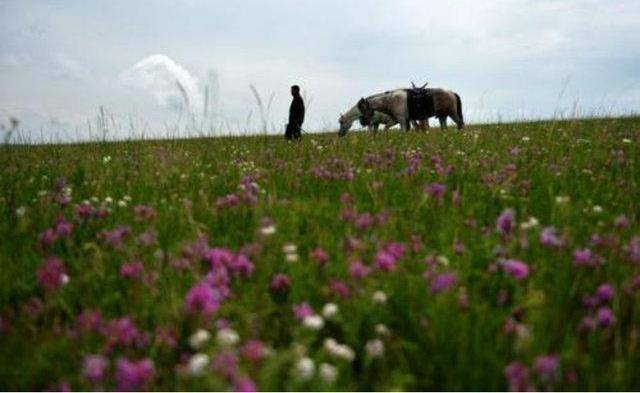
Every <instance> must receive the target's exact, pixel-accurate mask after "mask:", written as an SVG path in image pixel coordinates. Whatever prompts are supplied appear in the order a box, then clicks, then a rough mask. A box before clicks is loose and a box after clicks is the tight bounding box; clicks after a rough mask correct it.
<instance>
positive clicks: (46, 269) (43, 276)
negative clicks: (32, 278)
mask: <svg viewBox="0 0 640 393" xmlns="http://www.w3.org/2000/svg"><path fill="white" fill-rule="evenodd" d="M37 276H38V283H39V284H40V286H41V287H42V288H44V290H45V291H47V292H53V291H55V290H56V289H58V288H60V286H62V285H64V284H66V283H67V282H69V276H67V274H66V269H65V267H64V264H63V263H62V261H61V260H60V259H58V258H56V257H48V258H47V259H45V261H44V263H43V264H42V265H40V267H39V268H38V271H37Z"/></svg>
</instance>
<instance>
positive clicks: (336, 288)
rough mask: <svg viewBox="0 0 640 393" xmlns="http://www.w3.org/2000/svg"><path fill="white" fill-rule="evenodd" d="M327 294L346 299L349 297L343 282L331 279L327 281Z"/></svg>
mask: <svg viewBox="0 0 640 393" xmlns="http://www.w3.org/2000/svg"><path fill="white" fill-rule="evenodd" d="M329 292H330V293H332V294H333V295H336V296H339V297H342V298H346V297H349V286H348V285H347V284H346V283H345V282H344V281H341V280H338V279H335V278H332V279H331V280H330V281H329Z"/></svg>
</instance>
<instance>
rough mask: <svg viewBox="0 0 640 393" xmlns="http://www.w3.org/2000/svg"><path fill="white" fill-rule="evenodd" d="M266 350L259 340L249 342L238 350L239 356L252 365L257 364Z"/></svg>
mask: <svg viewBox="0 0 640 393" xmlns="http://www.w3.org/2000/svg"><path fill="white" fill-rule="evenodd" d="M266 352H267V351H266V349H265V347H264V344H263V343H262V341H260V340H249V341H247V342H246V343H245V344H244V345H243V346H242V347H241V348H240V356H242V357H243V358H245V359H247V360H249V361H250V362H252V363H258V362H259V361H260V360H261V359H262V358H263V357H264V356H265V355H266Z"/></svg>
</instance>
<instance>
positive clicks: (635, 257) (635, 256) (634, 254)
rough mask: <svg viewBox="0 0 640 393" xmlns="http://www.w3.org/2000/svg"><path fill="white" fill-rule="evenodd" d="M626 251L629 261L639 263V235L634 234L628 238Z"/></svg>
mask: <svg viewBox="0 0 640 393" xmlns="http://www.w3.org/2000/svg"><path fill="white" fill-rule="evenodd" d="M627 252H628V254H629V259H630V260H631V262H635V263H640V236H634V237H632V238H631V240H629V245H628V246H627Z"/></svg>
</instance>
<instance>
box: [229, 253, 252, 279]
mask: <svg viewBox="0 0 640 393" xmlns="http://www.w3.org/2000/svg"><path fill="white" fill-rule="evenodd" d="M227 266H228V267H229V270H231V272H233V273H236V274H239V275H242V276H244V277H249V276H251V274H252V273H253V269H254V265H253V263H252V262H251V261H250V260H249V258H248V257H247V256H246V255H244V254H236V255H234V256H233V258H231V260H230V261H229V263H228V265H227Z"/></svg>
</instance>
